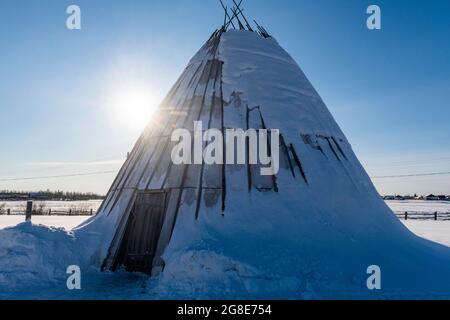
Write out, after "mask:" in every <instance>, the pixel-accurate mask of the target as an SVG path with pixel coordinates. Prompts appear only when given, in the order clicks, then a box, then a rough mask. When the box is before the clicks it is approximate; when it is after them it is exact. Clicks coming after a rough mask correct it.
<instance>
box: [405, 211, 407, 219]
mask: <svg viewBox="0 0 450 320" xmlns="http://www.w3.org/2000/svg"><path fill="white" fill-rule="evenodd" d="M405 220H408V211H406V212H405Z"/></svg>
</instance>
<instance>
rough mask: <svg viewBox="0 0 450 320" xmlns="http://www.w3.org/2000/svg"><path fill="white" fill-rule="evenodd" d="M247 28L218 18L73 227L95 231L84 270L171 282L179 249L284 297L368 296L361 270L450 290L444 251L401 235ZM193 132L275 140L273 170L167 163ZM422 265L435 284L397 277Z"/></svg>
mask: <svg viewBox="0 0 450 320" xmlns="http://www.w3.org/2000/svg"><path fill="white" fill-rule="evenodd" d="M235 13H238V12H237V11H235ZM243 24H244V22H243V23H240V25H241V29H244V30H227V27H228V25H230V22H229V21H228V22H227V26H224V27H223V28H221V29H220V30H217V31H216V32H214V33H213V35H212V36H211V38H210V39H209V40H208V41H207V42H206V44H205V45H204V46H203V47H202V48H201V49H200V51H199V52H198V53H197V54H196V55H195V56H194V57H193V58H192V60H191V61H190V62H189V64H188V66H187V67H186V69H185V70H184V72H183V73H182V75H181V76H180V78H179V79H178V81H177V82H176V84H175V85H174V86H173V88H172V89H171V91H170V92H169V94H168V95H167V97H166V98H165V100H164V102H163V103H162V104H161V106H160V108H159V110H158V111H157V113H156V114H155V115H154V116H153V118H152V119H151V121H150V123H149V125H148V126H147V128H146V129H145V131H144V133H143V134H142V136H141V137H140V138H139V140H138V141H137V143H136V145H135V146H134V149H133V151H132V152H131V153H130V155H129V157H128V159H127V160H126V163H125V164H124V166H123V167H122V169H121V170H120V172H119V174H118V176H117V178H116V179H115V181H114V183H113V184H112V186H111V189H110V190H109V192H108V194H107V196H106V199H105V200H104V202H103V204H102V206H101V208H100V210H99V212H98V214H97V216H96V217H95V218H93V219H91V220H90V221H89V222H88V223H86V224H85V225H83V226H81V227H80V228H79V229H78V231H77V232H79V233H82V232H85V233H87V234H95V237H96V238H95V241H94V242H93V243H94V244H93V245H92V246H93V248H95V249H93V255H92V256H93V259H94V260H93V261H94V263H96V264H97V265H98V266H101V268H103V270H117V269H118V268H121V267H124V268H126V269H127V270H129V271H143V272H147V273H153V274H159V273H161V272H162V271H164V272H165V268H169V270H170V272H171V273H172V274H176V270H179V269H180V268H187V265H189V264H190V263H192V261H193V260H192V259H188V261H186V260H180V259H181V258H180V256H181V255H182V253H183V252H184V253H186V252H203V253H205V252H215V254H217V255H220V256H221V257H229V258H230V259H231V260H233V261H235V260H239V261H241V262H242V263H245V264H246V265H251V266H253V267H255V268H258V270H270V272H269V271H267V272H269V273H270V274H278V275H279V276H280V277H281V278H280V279H279V280H278V281H279V282H280V283H283V279H292V277H294V278H295V277H296V276H299V275H301V276H299V278H301V279H303V280H299V282H298V283H297V282H295V281H293V282H292V281H288V282H287V283H289V284H292V283H295V285H292V287H290V285H286V288H284V289H283V290H287V291H288V292H290V291H289V290H292V291H295V290H297V289H298V290H299V291H301V290H300V289H299V288H303V289H302V290H303V291H302V292H304V291H305V290H307V289H306V288H310V287H314V286H316V287H315V288H320V289H321V290H324V288H326V289H327V290H330V292H333V290H335V289H336V288H343V287H344V288H347V287H357V288H358V289H360V290H364V289H365V288H364V287H365V286H366V277H367V275H366V270H367V267H368V266H371V265H379V266H380V267H382V268H384V269H383V270H386V273H385V275H384V277H385V278H384V283H386V285H387V286H389V287H390V288H391V289H392V290H393V291H395V290H411V291H413V290H415V289H417V288H420V286H421V285H423V286H425V287H427V286H428V287H430V286H431V287H432V288H434V289H436V288H437V289H436V290H445V289H448V283H447V284H445V282H446V281H448V280H450V277H449V271H448V270H446V269H448V268H447V267H448V266H449V265H450V255H449V253H448V250H447V249H446V248H444V247H441V246H439V245H435V244H433V243H431V242H428V241H425V240H422V239H419V238H417V237H415V236H414V235H413V234H411V233H410V232H409V231H407V229H406V228H405V227H404V226H403V225H402V224H401V223H400V222H399V221H398V219H397V218H396V217H395V216H394V215H393V213H392V212H391V211H390V210H389V209H388V207H387V206H386V205H385V204H384V202H383V201H382V199H381V198H380V196H379V195H378V193H377V191H376V189H375V188H374V186H373V184H372V182H371V180H370V178H369V177H368V175H367V174H366V172H365V170H364V168H363V167H362V166H361V164H360V163H359V161H358V159H357V158H356V156H355V154H354V152H353V150H352V147H351V145H350V144H349V142H348V141H347V139H346V138H345V136H344V134H343V133H342V131H341V130H340V128H339V126H338V125H337V123H336V122H335V120H334V119H333V117H332V115H331V113H330V112H329V111H328V109H327V107H326V106H325V104H324V102H323V101H322V99H321V98H320V96H319V95H318V93H317V92H316V91H315V89H314V88H313V86H312V85H311V84H310V82H309V81H308V79H307V78H306V76H305V75H304V73H303V72H302V71H301V69H300V68H299V67H298V65H297V63H296V62H295V61H294V60H293V59H292V58H291V57H290V56H289V54H288V53H286V52H285V51H284V50H283V49H282V48H281V47H280V45H279V44H278V43H277V41H276V40H275V39H274V38H273V37H271V36H270V35H269V34H268V32H267V31H266V30H265V29H264V28H263V27H261V26H259V25H258V29H259V30H260V32H254V31H250V30H246V29H248V28H243V26H242V25H243ZM195 122H201V124H202V130H203V131H206V130H207V129H211V128H216V129H219V130H221V131H222V132H223V133H224V132H225V130H226V129H244V130H247V129H256V130H261V129H268V130H279V133H280V141H279V155H280V170H279V171H278V172H277V173H276V174H274V175H271V176H264V175H261V171H260V169H261V165H257V164H256V165H255V164H248V163H246V164H213V165H208V164H205V163H198V164H181V165H176V164H174V163H173V161H172V152H173V150H174V147H175V146H176V145H177V144H178V142H177V141H172V139H171V136H172V133H173V132H174V130H175V129H180V128H183V129H187V130H189V131H190V132H194V130H195ZM205 145H207V143H206V142H205ZM223 151H224V153H226V146H224V150H223ZM224 157H225V155H224ZM201 257H203V258H204V256H203V255H202V256H201ZM197 258H198V259H200V257H199V256H197ZM194 260H195V259H194ZM231 260H230V261H231ZM180 261H184V262H180ZM411 263H414V266H413V267H411V268H409V269H408V268H406V269H407V270H405V266H408V265H410V264H411ZM430 267H432V268H433V270H434V271H433V274H434V276H436V275H438V278H439V279H440V280H441V281H437V280H436V278H435V277H433V276H432V275H424V274H421V275H420V276H421V278H420V279H416V280H417V282H414V283H410V282H407V281H406V280H405V279H404V278H402V277H401V276H399V274H403V275H406V277H410V276H412V273H413V272H423V271H424V270H430ZM237 269H238V270H239V268H237ZM205 272H206V271H205ZM236 272H238V273H239V271H236ZM323 277H325V278H326V279H325V280H326V281H325V280H324V278H323ZM302 281H306V282H302ZM325 282H327V283H329V285H327V286H325V287H324V286H323V283H325ZM330 283H333V284H330ZM280 286H281V285H280ZM361 288H363V289H361ZM255 290H256V291H258V289H255ZM311 290H312V289H311ZM318 290H319V289H318ZM288 295H289V294H288Z"/></svg>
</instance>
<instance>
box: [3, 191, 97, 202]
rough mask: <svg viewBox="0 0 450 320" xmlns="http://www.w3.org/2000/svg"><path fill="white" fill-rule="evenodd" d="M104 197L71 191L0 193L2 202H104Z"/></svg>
mask: <svg viewBox="0 0 450 320" xmlns="http://www.w3.org/2000/svg"><path fill="white" fill-rule="evenodd" d="M103 198H104V196H102V195H98V194H96V193H92V192H71V191H61V190H58V191H50V190H45V191H37V192H35V191H33V192H30V191H12V190H3V191H0V200H10V201H16V200H27V199H30V200H62V201H85V200H102V199H103Z"/></svg>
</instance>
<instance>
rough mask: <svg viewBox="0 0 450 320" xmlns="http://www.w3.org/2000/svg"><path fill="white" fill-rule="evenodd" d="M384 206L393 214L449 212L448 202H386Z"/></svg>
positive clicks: (449, 204)
mask: <svg viewBox="0 0 450 320" xmlns="http://www.w3.org/2000/svg"><path fill="white" fill-rule="evenodd" d="M386 204H387V205H388V206H389V207H390V208H391V209H392V211H394V212H397V213H398V212H430V213H433V212H436V211H437V212H440V213H445V212H450V201H420V200H404V201H398V200H388V201H386Z"/></svg>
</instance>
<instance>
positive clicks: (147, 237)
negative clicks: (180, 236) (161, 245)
mask: <svg viewBox="0 0 450 320" xmlns="http://www.w3.org/2000/svg"><path fill="white" fill-rule="evenodd" d="M166 199H167V192H164V191H160V192H141V193H138V195H137V197H136V201H135V203H134V206H133V210H132V211H131V213H130V218H129V220H128V224H127V227H126V230H125V234H124V238H123V240H122V244H121V246H120V250H119V255H118V257H117V260H116V263H115V265H114V267H113V270H117V269H118V268H120V267H124V268H125V269H126V270H127V271H128V272H142V273H147V274H151V272H152V264H153V259H154V258H155V254H156V250H157V247H158V241H159V237H160V234H161V229H162V227H163V223H164V217H165V211H166Z"/></svg>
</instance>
